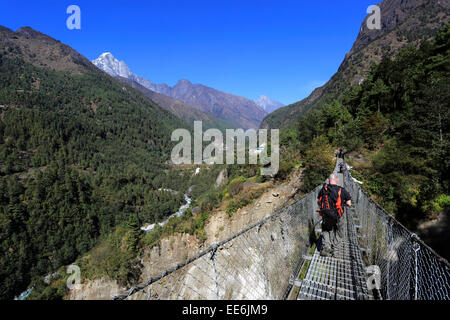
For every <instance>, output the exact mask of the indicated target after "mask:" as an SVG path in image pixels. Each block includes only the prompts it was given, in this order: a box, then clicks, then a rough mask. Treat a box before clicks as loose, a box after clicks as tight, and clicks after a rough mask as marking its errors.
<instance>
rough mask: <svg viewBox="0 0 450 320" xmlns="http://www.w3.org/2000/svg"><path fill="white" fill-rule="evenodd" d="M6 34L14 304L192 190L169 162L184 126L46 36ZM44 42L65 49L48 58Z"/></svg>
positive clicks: (1, 147)
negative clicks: (33, 286) (103, 241)
mask: <svg viewBox="0 0 450 320" xmlns="http://www.w3.org/2000/svg"><path fill="white" fill-rule="evenodd" d="M2 32H6V34H7V36H6V37H3V36H2V37H3V40H4V41H3V42H2V43H3V44H2V45H1V46H0V239H1V241H0V278H1V279H2V280H1V284H0V297H1V298H12V297H13V296H14V295H15V294H18V293H20V291H21V290H23V289H25V288H26V286H27V285H28V284H29V283H30V281H31V280H32V279H33V277H37V276H41V277H42V276H43V275H45V274H47V273H49V272H53V271H54V270H56V269H57V268H58V267H60V266H62V265H67V264H70V263H72V262H74V261H75V259H76V258H77V257H78V256H79V255H80V254H82V253H84V252H86V251H87V250H89V249H90V248H92V246H93V245H94V244H95V243H96V242H97V240H98V239H99V237H102V236H106V235H107V234H109V233H111V232H113V231H114V229H115V227H116V226H119V225H124V228H125V230H128V229H127V228H129V227H130V225H133V223H134V224H139V223H142V222H143V221H145V222H150V223H151V222H154V221H160V220H161V219H163V218H164V217H166V216H167V215H169V214H172V213H174V212H176V211H177V210H178V207H179V205H180V204H181V203H182V201H183V199H182V192H183V191H185V190H186V189H187V188H188V187H189V186H187V185H185V182H186V181H187V180H186V177H185V176H184V174H183V173H182V172H180V171H175V170H172V169H171V168H170V167H169V166H168V165H166V162H167V161H168V160H170V152H171V149H172V146H173V144H172V142H171V141H170V136H171V132H172V131H173V130H174V129H176V128H180V127H185V126H186V125H185V124H184V123H183V122H181V121H180V120H179V119H178V118H176V117H175V116H173V115H172V114H171V113H169V112H168V111H166V110H164V109H162V108H160V107H159V106H158V105H156V104H155V103H153V102H152V101H150V100H149V99H148V98H146V97H145V96H144V95H142V94H141V93H140V92H138V91H136V90H135V89H132V88H131V87H129V86H127V85H125V84H122V83H121V82H119V81H118V80H116V79H113V78H111V77H109V76H108V75H106V74H104V73H103V72H101V71H99V70H97V69H96V68H95V67H92V68H91V67H90V66H89V65H88V64H87V63H89V61H87V60H86V61H87V63H86V62H85V59H83V58H79V57H78V56H76V55H75V54H74V51H71V49H70V50H68V49H66V47H65V46H63V45H62V44H60V43H59V42H56V41H55V42H50V40H49V39H51V38H49V37H47V36H42V35H41V34H38V35H37V36H36V35H34V34H33V32H35V31H30V29H27V35H26V36H23V35H21V34H20V33H13V32H12V31H4V29H2ZM22 32H23V31H22ZM30 34H31V36H30ZM27 37H30V39H28V38H27ZM27 41H29V42H28V44H29V45H28V46H27ZM40 41H41V42H42V47H45V45H46V44H48V43H51V44H54V45H55V46H56V47H62V51H61V52H58V51H57V50H53V51H51V55H52V56H50V57H49V56H45V54H43V53H42V52H41V51H39V50H40V49H39V48H41V47H40V46H39V43H40ZM33 51H35V52H40V53H41V55H42V61H47V60H48V61H50V62H49V64H46V65H45V67H39V66H37V65H39V63H38V62H37V58H30V56H33V53H32V52H33ZM58 53H61V56H57V54H58ZM66 55H67V56H69V57H71V56H75V57H77V59H75V60H69V58H67V56H66ZM22 56H24V57H26V58H27V59H25V58H22ZM30 59H31V60H30ZM33 59H34V60H33ZM26 60H27V61H30V62H33V64H31V63H30V62H27V61H26ZM52 63H53V64H52ZM53 66H54V67H53ZM77 66H78V67H77ZM59 70H61V71H59ZM66 70H67V71H66ZM162 187H163V188H173V189H176V190H179V191H181V192H180V193H179V194H178V195H173V194H171V193H168V192H161V191H158V189H159V188H162ZM130 217H131V219H134V220H133V221H134V222H133V223H130V221H129V220H130ZM39 281H40V282H42V278H40V280H39Z"/></svg>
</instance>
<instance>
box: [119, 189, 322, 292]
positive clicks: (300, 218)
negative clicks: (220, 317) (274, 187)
mask: <svg viewBox="0 0 450 320" xmlns="http://www.w3.org/2000/svg"><path fill="white" fill-rule="evenodd" d="M320 187H321V186H319V187H317V188H316V189H315V190H314V191H312V192H311V193H309V194H307V195H306V196H304V197H303V198H302V199H300V200H298V201H296V202H295V203H293V204H292V205H289V206H287V207H284V208H282V209H280V210H278V211H277V212H275V213H274V214H273V215H271V216H270V217H267V218H265V219H263V220H261V221H259V222H258V223H256V224H254V225H252V226H250V227H248V228H246V229H245V230H243V231H241V232H239V233H238V234H236V235H234V236H233V237H231V238H229V239H226V240H224V241H222V242H219V243H216V244H214V245H212V246H210V247H209V248H208V249H206V250H205V251H203V252H201V253H199V254H197V255H195V256H193V257H191V258H189V259H187V260H185V261H181V262H180V263H179V264H177V265H175V266H173V267H172V268H171V269H169V270H166V271H165V272H163V273H162V274H159V275H155V276H154V277H152V278H150V279H148V280H147V281H145V282H143V283H140V284H138V285H136V286H134V287H132V288H131V289H129V290H128V291H127V292H124V293H121V294H118V295H116V296H114V297H113V299H163V300H177V299H189V300H197V299H198V300H222V299H226V300H279V299H285V298H286V296H287V294H288V292H289V290H290V288H291V287H292V284H293V282H294V280H295V277H296V276H297V274H298V273H299V271H300V268H301V266H302V263H303V262H304V258H303V256H304V255H305V254H306V253H307V252H308V250H309V248H310V244H311V241H312V240H311V234H312V232H313V230H314V225H315V223H316V222H317V220H318V218H319V217H318V215H317V214H315V213H316V210H317V209H318V208H317V193H318V191H319V189H320Z"/></svg>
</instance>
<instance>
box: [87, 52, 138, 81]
mask: <svg viewBox="0 0 450 320" xmlns="http://www.w3.org/2000/svg"><path fill="white" fill-rule="evenodd" d="M92 63H93V64H94V65H96V66H97V67H98V68H100V69H102V70H103V71H105V72H106V73H108V74H109V75H111V76H113V77H116V76H120V77H124V78H130V79H131V78H133V76H135V75H134V74H133V73H132V72H131V70H130V69H129V68H128V66H127V64H126V63H125V62H124V61H119V60H117V59H116V58H115V57H114V56H113V55H112V54H111V52H105V53H102V54H101V55H100V56H99V57H98V58H97V59H95V60H93V61H92Z"/></svg>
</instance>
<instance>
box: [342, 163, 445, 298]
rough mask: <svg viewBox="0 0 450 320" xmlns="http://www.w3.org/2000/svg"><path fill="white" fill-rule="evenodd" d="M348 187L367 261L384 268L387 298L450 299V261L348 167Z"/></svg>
mask: <svg viewBox="0 0 450 320" xmlns="http://www.w3.org/2000/svg"><path fill="white" fill-rule="evenodd" d="M344 186H345V188H346V189H347V190H348V191H349V192H350V194H351V195H352V198H353V200H352V202H353V206H354V207H355V208H356V212H357V214H358V217H359V222H358V224H359V226H360V228H359V230H360V239H359V241H360V245H361V247H362V248H363V249H364V253H365V254H364V255H365V258H366V264H368V266H370V265H374V266H378V267H379V268H380V271H381V281H380V282H381V288H379V289H380V291H381V295H382V297H383V299H387V300H449V299H450V265H449V263H448V262H447V261H446V260H445V259H443V258H442V257H440V256H439V255H438V254H437V253H436V252H434V251H433V250H432V249H431V248H430V247H429V246H427V245H426V244H425V243H424V242H422V241H421V240H420V239H419V238H418V237H417V236H416V235H415V234H413V233H412V232H410V231H409V230H408V229H406V228H405V227H404V226H403V225H402V224H401V223H399V222H398V221H397V220H396V219H395V218H394V217H392V216H391V215H389V214H388V213H387V212H386V211H385V210H384V209H383V208H382V207H381V206H379V205H378V204H377V203H375V202H374V201H373V200H372V199H371V198H370V197H369V196H368V194H367V193H366V192H365V191H363V190H362V189H361V188H360V186H359V185H358V184H357V183H356V182H355V180H354V179H353V178H352V176H351V174H350V172H349V171H348V170H344Z"/></svg>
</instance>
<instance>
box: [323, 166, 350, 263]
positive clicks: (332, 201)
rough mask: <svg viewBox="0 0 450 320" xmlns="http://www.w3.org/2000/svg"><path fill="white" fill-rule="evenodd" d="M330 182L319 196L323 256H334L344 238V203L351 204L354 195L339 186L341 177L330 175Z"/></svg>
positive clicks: (324, 186)
mask: <svg viewBox="0 0 450 320" xmlns="http://www.w3.org/2000/svg"><path fill="white" fill-rule="evenodd" d="M328 180H329V183H328V184H324V185H323V188H322V189H321V190H320V192H319V195H318V196H317V199H318V200H317V203H318V204H319V215H320V216H321V217H322V250H321V252H320V254H321V255H322V256H333V255H334V250H335V249H336V247H337V246H338V244H339V241H340V240H341V238H342V228H343V223H342V219H341V218H342V215H343V213H344V210H343V208H342V204H344V205H347V206H349V207H350V206H351V205H352V201H351V200H352V197H351V196H350V193H348V191H347V190H345V189H344V188H343V187H340V186H338V185H337V184H338V182H339V179H338V177H337V176H336V175H335V174H332V175H330V177H329V179H328Z"/></svg>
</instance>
